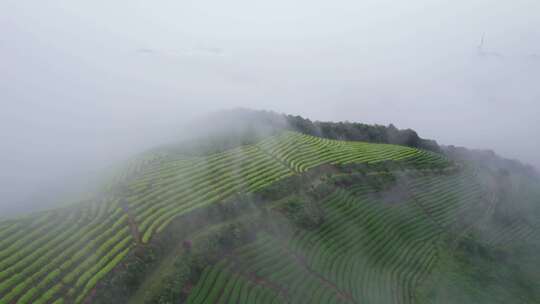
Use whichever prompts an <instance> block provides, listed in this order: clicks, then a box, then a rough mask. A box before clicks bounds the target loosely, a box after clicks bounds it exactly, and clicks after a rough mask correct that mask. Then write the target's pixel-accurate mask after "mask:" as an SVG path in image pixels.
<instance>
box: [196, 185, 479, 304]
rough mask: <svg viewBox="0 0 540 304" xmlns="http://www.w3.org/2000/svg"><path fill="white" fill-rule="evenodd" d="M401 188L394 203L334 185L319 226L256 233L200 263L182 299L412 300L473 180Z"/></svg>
mask: <svg viewBox="0 0 540 304" xmlns="http://www.w3.org/2000/svg"><path fill="white" fill-rule="evenodd" d="M407 187H408V188H409V189H410V190H411V193H412V195H411V196H410V198H409V200H407V201H404V202H401V203H400V204H398V205H389V204H386V203H385V202H383V201H381V200H379V199H378V198H377V197H376V196H373V194H374V193H376V192H377V191H376V190H375V189H372V188H370V187H366V186H365V185H359V186H358V187H354V188H352V189H350V191H345V190H337V191H336V192H335V193H333V194H331V195H330V196H329V197H327V198H326V199H325V200H324V202H323V206H324V209H325V210H324V211H325V214H326V219H325V222H324V223H323V224H322V225H321V226H320V227H319V228H318V229H316V230H314V231H301V230H299V232H298V233H295V234H294V237H292V238H291V239H281V238H280V237H279V236H272V235H268V234H263V235H260V236H259V237H258V239H257V241H256V242H254V243H251V244H248V245H246V246H244V247H242V248H239V249H238V250H237V251H236V252H235V253H234V254H232V255H231V257H229V258H226V259H224V260H222V261H221V262H220V263H218V264H216V265H215V266H213V267H210V268H207V269H206V270H205V271H204V273H203V274H202V276H201V279H200V283H199V284H198V285H197V286H196V287H195V289H194V291H193V292H192V293H191V296H190V297H189V298H188V303H193V304H194V303H414V302H415V289H416V287H417V286H418V284H419V283H420V282H421V281H422V280H424V279H426V277H427V275H428V274H429V272H430V270H431V269H432V267H433V266H434V265H435V263H436V262H437V258H438V255H437V241H438V239H439V238H440V236H441V235H442V234H443V233H445V230H444V225H448V224H449V223H451V222H452V221H455V220H457V218H459V217H460V213H459V211H464V210H466V209H467V208H473V207H474V205H475V204H477V203H478V200H477V201H475V200H473V199H470V200H462V199H461V197H466V198H473V197H475V196H477V195H478V184H476V183H474V182H473V180H472V176H466V175H461V174H458V175H455V176H451V177H433V176H431V177H419V178H415V179H413V180H411V181H410V183H409V185H407ZM418 193H419V194H418ZM428 196H429V199H430V201H431V202H433V203H431V204H429V203H428V202H427V199H428ZM421 204H423V206H421ZM435 211H436V212H435Z"/></svg>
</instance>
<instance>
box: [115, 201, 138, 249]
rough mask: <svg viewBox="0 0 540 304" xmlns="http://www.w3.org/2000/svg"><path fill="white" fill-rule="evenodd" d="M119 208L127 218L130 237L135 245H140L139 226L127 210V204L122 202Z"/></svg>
mask: <svg viewBox="0 0 540 304" xmlns="http://www.w3.org/2000/svg"><path fill="white" fill-rule="evenodd" d="M120 207H122V210H124V212H125V213H126V214H127V216H128V225H129V230H130V232H131V235H132V236H133V238H134V239H135V241H136V242H137V245H142V236H141V232H140V231H139V226H138V225H137V222H136V220H135V215H133V213H132V212H131V210H130V209H129V204H128V203H126V202H123V203H121V204H120Z"/></svg>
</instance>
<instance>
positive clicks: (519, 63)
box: [0, 0, 540, 214]
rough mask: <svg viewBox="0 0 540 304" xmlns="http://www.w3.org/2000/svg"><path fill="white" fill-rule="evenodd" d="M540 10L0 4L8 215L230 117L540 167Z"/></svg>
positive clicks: (529, 5) (2, 178)
mask: <svg viewBox="0 0 540 304" xmlns="http://www.w3.org/2000/svg"><path fill="white" fill-rule="evenodd" d="M539 12H540V3H539V2H538V1H536V0H516V1H493V0H491V1H488V0H484V1H480V0H468V1H465V0H460V1H427V0H412V1H406V2H397V1H387V0H383V1H381V0H378V1H375V0H369V1H361V2H359V1H317V0H311V1H307V0H299V1H283V0H275V1H265V2H262V1H239V0H232V1H206V0H198V1H125V0H118V1H101V0H97V1H84V2H83V1H67V0H65V1H60V0H51V1H17V0H3V1H2V2H0V33H1V35H0V71H1V72H0V102H1V111H0V140H1V141H0V142H1V145H2V146H1V148H2V149H0V168H1V171H0V183H1V184H2V186H1V188H0V214H3V213H4V214H5V213H7V212H13V211H16V210H20V209H24V208H26V206H30V205H34V206H39V205H40V204H41V203H42V201H46V200H47V199H46V197H47V196H46V195H45V194H51V195H52V194H54V193H57V192H59V191H65V189H69V188H70V185H75V184H84V183H86V181H87V180H90V179H92V178H93V177H94V176H95V175H97V174H99V172H101V171H102V170H104V169H106V168H108V167H109V166H111V165H113V164H115V163H116V162H118V161H120V160H122V159H125V158H126V157H128V156H130V155H134V154H136V153H137V152H139V151H143V150H144V149H147V148H150V147H152V146H155V145H157V144H160V143H166V142H170V141H174V140H178V139H180V138H183V137H185V136H189V134H190V133H191V132H193V130H190V129H186V128H184V127H183V126H184V125H185V123H186V122H187V121H191V120H192V119H196V118H197V117H200V116H201V115H204V114H205V113H207V112H209V111H215V110H219V109H227V108H232V107H249V108H255V109H266V110H274V111H277V112H284V113H290V114H298V115H302V116H304V117H308V118H310V119H312V120H333V121H338V120H349V121H358V122H365V123H378V124H389V123H393V124H395V125H396V126H397V127H399V128H412V129H415V130H416V131H418V132H419V134H420V135H421V136H422V137H425V138H432V139H435V140H437V141H438V142H439V143H441V144H453V145H462V146H467V147H470V148H486V149H493V150H495V151H497V152H498V153H499V154H501V155H503V156H505V157H510V158H517V159H520V160H522V161H525V162H528V163H531V164H533V165H535V166H537V167H540V160H539V159H538V157H537V155H538V154H539V152H540V140H538V135H537V133H538V132H539V131H540V119H539V118H538V117H539V115H540V85H538V82H539V79H540V32H539V31H538V29H539V28H540V18H538V13H539ZM482 37H483V39H482ZM208 124H212V122H211V121H209V122H208ZM43 204H44V203H43Z"/></svg>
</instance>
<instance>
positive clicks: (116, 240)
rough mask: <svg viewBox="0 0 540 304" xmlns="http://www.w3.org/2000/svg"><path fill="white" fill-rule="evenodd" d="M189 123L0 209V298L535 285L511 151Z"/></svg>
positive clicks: (304, 122)
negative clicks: (188, 133) (186, 134)
mask: <svg viewBox="0 0 540 304" xmlns="http://www.w3.org/2000/svg"><path fill="white" fill-rule="evenodd" d="M205 122H206V123H205V124H206V125H211V126H212V127H208V128H203V131H201V132H196V133H197V134H196V136H194V138H193V139H190V140H188V141H183V142H181V143H171V144H170V145H165V146H160V147H156V148H155V149H152V150H150V151H147V152H145V153H142V154H141V155H140V156H138V157H136V158H134V159H132V160H130V161H128V162H127V163H126V164H124V165H123V166H121V167H122V169H120V170H119V171H118V172H117V174H115V176H114V178H112V179H110V180H109V181H108V185H107V186H106V187H104V189H103V190H102V191H100V192H99V193H96V195H95V196H94V197H93V198H89V199H88V200H86V201H84V202H81V203H79V204H74V205H72V206H68V207H65V208H59V209H55V210H50V211H45V212H41V213H38V214H34V215H29V216H26V217H23V218H18V219H11V220H4V221H1V222H0V303H2V304H4V303H5V304H8V303H54V304H60V303H498V302H500V303H510V302H514V303H520V302H522V303H534V302H539V301H540V288H539V287H540V286H538V283H537V282H540V280H539V279H540V259H539V258H538V257H537V255H536V252H537V250H538V249H540V247H539V245H540V239H539V238H538V237H537V235H538V229H539V226H538V225H539V223H540V221H539V220H540V190H539V189H540V187H539V186H540V182H539V181H538V178H537V174H536V173H535V172H534V170H532V169H530V168H529V167H527V166H524V165H521V164H519V163H517V162H512V161H507V160H504V159H502V158H499V157H498V156H496V155H494V154H489V155H488V156H489V157H487V156H486V157H484V156H482V155H481V154H479V153H478V152H475V151H470V150H466V149H460V148H455V147H440V146H439V145H438V144H437V143H436V142H435V141H433V140H428V139H423V138H421V137H420V136H419V135H418V134H417V133H416V132H414V131H413V130H399V129H397V128H396V127H395V126H393V125H390V126H378V125H375V126H371V125H365V124H361V123H351V122H338V123H334V122H317V121H315V122H313V121H310V120H309V119H305V118H302V117H299V116H291V115H284V114H277V113H273V112H265V111H250V110H234V111H225V112H220V113H216V114H212V115H210V116H209V117H207V118H205ZM199 126H201V125H199ZM197 128H198V127H194V130H196V129H197Z"/></svg>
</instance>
